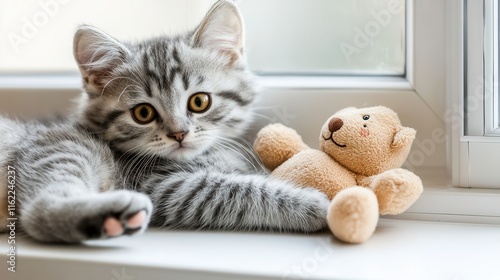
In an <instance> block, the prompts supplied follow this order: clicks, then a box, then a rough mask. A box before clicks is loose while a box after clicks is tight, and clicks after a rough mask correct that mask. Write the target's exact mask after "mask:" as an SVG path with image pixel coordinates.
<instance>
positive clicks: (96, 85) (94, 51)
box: [73, 25, 130, 94]
mask: <svg viewBox="0 0 500 280" xmlns="http://www.w3.org/2000/svg"><path fill="white" fill-rule="evenodd" d="M129 53H130V52H129V50H128V49H127V48H126V47H125V46H124V45H123V44H122V43H120V42H119V41H118V40H116V39H114V38H113V37H111V36H109V35H108V34H106V33H104V32H102V31H101V30H99V29H97V28H95V27H93V26H90V25H82V26H80V27H79V28H78V30H77V31H76V33H75V37H74V40H73V54H74V56H75V59H76V62H77V63H78V67H79V68H80V72H81V74H82V78H83V81H84V84H85V87H86V89H87V91H88V92H89V94H95V93H99V94H100V93H101V91H102V89H103V87H104V86H105V84H106V83H107V82H108V81H109V75H108V73H109V72H110V71H111V70H112V69H113V68H114V67H116V66H118V65H120V64H121V63H123V61H124V60H125V58H126V56H127V55H128V54H129Z"/></svg>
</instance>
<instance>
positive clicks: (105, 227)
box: [20, 185, 152, 242]
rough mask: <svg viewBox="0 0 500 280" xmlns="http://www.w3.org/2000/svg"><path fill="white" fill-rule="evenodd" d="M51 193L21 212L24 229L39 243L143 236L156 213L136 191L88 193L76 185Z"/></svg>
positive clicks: (29, 203)
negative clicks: (150, 219)
mask: <svg viewBox="0 0 500 280" xmlns="http://www.w3.org/2000/svg"><path fill="white" fill-rule="evenodd" d="M69 189H71V191H68V190H69ZM50 191H51V192H50V193H41V194H39V195H37V197H36V198H35V199H33V200H32V201H29V202H28V204H26V205H24V207H23V209H22V211H21V218H20V220H21V225H22V227H23V229H24V230H25V231H26V232H27V234H28V235H30V236H31V237H33V238H34V239H37V240H39V241H44V242H80V241H84V240H88V239H103V238H109V237H116V236H120V235H123V234H127V235H130V234H135V233H141V232H143V231H144V230H145V229H146V227H147V224H148V222H149V217H150V214H151V212H152V204H151V202H150V200H149V198H148V197H147V196H145V195H143V194H140V193H137V192H133V191H126V190H120V191H108V192H103V193H88V192H85V191H83V192H82V189H80V190H79V189H78V188H77V187H76V186H75V185H71V186H70V185H60V186H59V187H54V186H52V187H51V188H50Z"/></svg>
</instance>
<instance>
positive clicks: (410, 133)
mask: <svg viewBox="0 0 500 280" xmlns="http://www.w3.org/2000/svg"><path fill="white" fill-rule="evenodd" d="M416 134H417V131H416V130H415V129H413V128H409V127H403V126H400V127H399V128H398V129H397V131H396V134H394V139H393V140H392V147H393V148H396V149H400V148H404V147H407V146H408V145H411V144H412V143H413V140H414V139H415V135H416Z"/></svg>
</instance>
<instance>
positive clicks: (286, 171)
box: [254, 106, 423, 243]
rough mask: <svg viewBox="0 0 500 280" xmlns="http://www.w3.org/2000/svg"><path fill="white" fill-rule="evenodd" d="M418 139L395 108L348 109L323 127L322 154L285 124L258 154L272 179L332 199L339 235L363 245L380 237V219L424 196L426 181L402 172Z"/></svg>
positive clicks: (262, 137) (266, 133)
mask: <svg viewBox="0 0 500 280" xmlns="http://www.w3.org/2000/svg"><path fill="white" fill-rule="evenodd" d="M415 134H416V131H415V130H414V129H412V128H408V127H403V126H401V123H400V121H399V118H398V116H397V114H396V113H395V112H394V111H392V110H391V109H389V108H386V107H382V106H378V107H370V108H362V109H356V108H347V109H344V110H341V111H339V112H337V113H336V114H335V115H333V116H332V117H330V118H329V119H328V120H327V121H326V122H325V124H324V125H323V127H322V129H321V134H320V137H319V141H320V148H321V150H314V149H310V148H309V147H307V145H305V144H304V143H303V142H302V138H301V137H300V136H299V135H298V134H297V132H296V131H295V130H293V129H291V128H288V127H285V126H283V125H281V124H272V125H268V126H266V127H264V128H263V129H262V130H261V131H260V132H259V133H258V134H257V139H256V140H255V144H254V148H255V150H256V152H257V153H258V155H259V156H260V158H261V159H262V162H263V163H264V165H265V166H266V167H267V168H269V169H270V170H272V171H273V172H272V173H271V176H273V177H277V178H280V179H284V180H288V181H291V182H294V183H296V184H298V185H300V186H309V187H314V188H317V189H319V190H321V191H323V192H324V193H326V194H327V195H328V197H329V198H330V199H332V202H331V205H330V208H329V210H328V216H327V219H328V225H329V227H330V229H331V230H332V232H333V234H334V235H335V236H336V237H337V238H338V239H340V240H342V241H345V242H349V243H361V242H364V241H366V240H367V239H368V238H369V237H370V236H371V235H372V234H373V232H374V231H375V228H376V225H377V222H378V217H379V214H381V215H386V214H392V215H394V214H400V213H402V212H404V211H405V210H406V209H408V208H409V207H410V206H411V205H412V204H413V203H414V202H415V200H416V199H417V198H418V197H419V196H420V194H421V193H422V190H423V186H422V181H421V180H420V178H419V177H418V176H416V175H415V174H413V173H412V172H410V171H408V170H405V169H401V168H399V167H400V166H401V165H402V164H403V163H404V161H405V160H406V158H407V156H408V153H409V151H410V148H411V144H412V143H413V139H414V138H415Z"/></svg>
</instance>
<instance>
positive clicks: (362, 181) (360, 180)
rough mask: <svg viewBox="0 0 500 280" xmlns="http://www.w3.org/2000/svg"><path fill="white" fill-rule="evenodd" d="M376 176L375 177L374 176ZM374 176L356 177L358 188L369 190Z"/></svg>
mask: <svg viewBox="0 0 500 280" xmlns="http://www.w3.org/2000/svg"><path fill="white" fill-rule="evenodd" d="M375 176H376V175H375ZM375 176H369V177H368V176H363V175H359V174H358V175H356V183H357V184H358V186H361V187H365V188H369V187H370V186H371V185H372V182H373V180H374V179H375Z"/></svg>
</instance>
